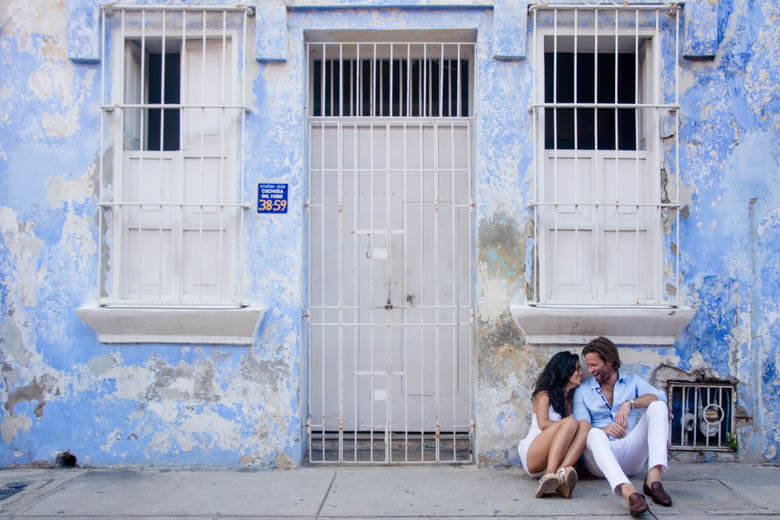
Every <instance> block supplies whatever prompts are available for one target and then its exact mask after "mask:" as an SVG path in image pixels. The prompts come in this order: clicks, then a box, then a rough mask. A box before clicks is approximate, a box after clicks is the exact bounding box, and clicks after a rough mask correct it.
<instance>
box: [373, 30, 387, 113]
mask: <svg viewBox="0 0 780 520" xmlns="http://www.w3.org/2000/svg"><path fill="white" fill-rule="evenodd" d="M374 49H376V45H375V46H374ZM380 50H381V49H380ZM374 57H375V58H376V59H377V77H378V79H377V84H376V92H375V94H377V95H376V99H377V104H378V105H379V106H378V108H377V116H379V117H382V116H386V115H387V114H386V113H385V112H386V108H385V68H384V64H383V63H382V61H383V60H382V59H381V58H379V57H378V56H374Z"/></svg>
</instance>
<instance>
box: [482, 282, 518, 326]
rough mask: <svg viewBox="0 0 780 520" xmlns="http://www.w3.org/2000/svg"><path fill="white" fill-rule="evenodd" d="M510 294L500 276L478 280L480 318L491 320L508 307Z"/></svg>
mask: <svg viewBox="0 0 780 520" xmlns="http://www.w3.org/2000/svg"><path fill="white" fill-rule="evenodd" d="M510 300H511V295H510V294H509V292H508V291H507V289H506V287H505V285H504V283H503V280H502V279H501V278H490V279H486V280H481V281H480V294H479V317H480V319H482V320H493V319H496V318H498V317H499V316H501V314H502V313H504V312H505V311H506V310H507V309H509V302H510Z"/></svg>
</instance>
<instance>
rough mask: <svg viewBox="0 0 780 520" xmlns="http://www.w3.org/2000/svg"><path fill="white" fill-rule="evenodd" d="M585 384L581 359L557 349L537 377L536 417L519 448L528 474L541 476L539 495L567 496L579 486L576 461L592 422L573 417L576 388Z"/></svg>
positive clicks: (538, 496)
mask: <svg viewBox="0 0 780 520" xmlns="http://www.w3.org/2000/svg"><path fill="white" fill-rule="evenodd" d="M580 383H582V368H580V362H579V358H578V357H577V355H576V354H572V353H571V352H558V353H557V354H555V355H554V356H553V357H552V359H550V361H549V362H548V363H547V365H546V366H545V367H544V370H542V373H541V374H539V378H538V379H537V380H536V386H535V388H534V392H533V394H531V395H532V399H533V412H534V413H533V418H532V419H531V428H530V430H529V431H528V435H527V436H526V438H525V439H523V440H522V441H520V444H519V445H518V447H517V451H518V453H519V454H520V461H521V462H522V464H523V468H525V471H526V473H528V474H529V475H530V476H532V477H538V476H540V475H541V476H542V478H541V479H540V480H539V487H538V488H537V490H536V498H541V497H542V496H544V495H547V494H550V493H555V492H557V493H558V494H560V495H561V496H564V497H566V498H568V497H570V496H571V492H572V491H573V490H574V486H576V485H577V472H576V471H575V470H574V467H573V466H574V464H575V463H576V462H577V459H579V458H580V455H582V451H583V450H584V449H585V441H586V439H587V437H588V431H589V430H590V424H589V423H588V422H587V421H579V422H578V421H577V420H576V419H574V417H572V416H571V413H572V396H573V394H574V389H575V388H577V387H578V386H580Z"/></svg>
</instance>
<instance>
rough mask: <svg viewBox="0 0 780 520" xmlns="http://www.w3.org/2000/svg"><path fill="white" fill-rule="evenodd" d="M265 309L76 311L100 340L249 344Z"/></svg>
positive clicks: (89, 308)
mask: <svg viewBox="0 0 780 520" xmlns="http://www.w3.org/2000/svg"><path fill="white" fill-rule="evenodd" d="M266 310H267V309H266V308H265V307H262V306H249V307H240V308H229V309H193V308H148V307H147V308H144V307H140V308H139V307H100V306H97V305H85V306H82V307H79V308H78V309H77V310H76V314H78V316H79V318H81V321H83V322H84V323H85V324H86V325H87V326H89V327H90V328H91V329H92V330H94V331H95V333H96V334H97V336H98V340H100V342H101V343H201V344H210V345H216V344H219V345H251V344H252V341H253V340H254V337H255V333H256V332H257V328H258V326H259V325H260V322H262V321H263V317H264V316H265V312H266Z"/></svg>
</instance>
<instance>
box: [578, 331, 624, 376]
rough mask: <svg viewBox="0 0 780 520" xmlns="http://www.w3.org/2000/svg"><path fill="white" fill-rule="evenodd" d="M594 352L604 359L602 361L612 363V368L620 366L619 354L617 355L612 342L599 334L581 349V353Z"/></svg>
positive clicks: (616, 368)
mask: <svg viewBox="0 0 780 520" xmlns="http://www.w3.org/2000/svg"><path fill="white" fill-rule="evenodd" d="M591 352H595V353H596V354H598V355H599V357H600V358H601V359H602V361H604V363H612V368H614V369H615V371H616V372H617V370H618V369H619V368H620V356H618V350H617V347H616V346H615V344H614V343H612V342H611V341H610V340H608V339H607V338H605V337H604V336H599V337H598V338H596V339H592V340H590V341H589V342H588V344H587V345H585V348H583V349H582V355H583V356H585V354H590V353H591Z"/></svg>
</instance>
